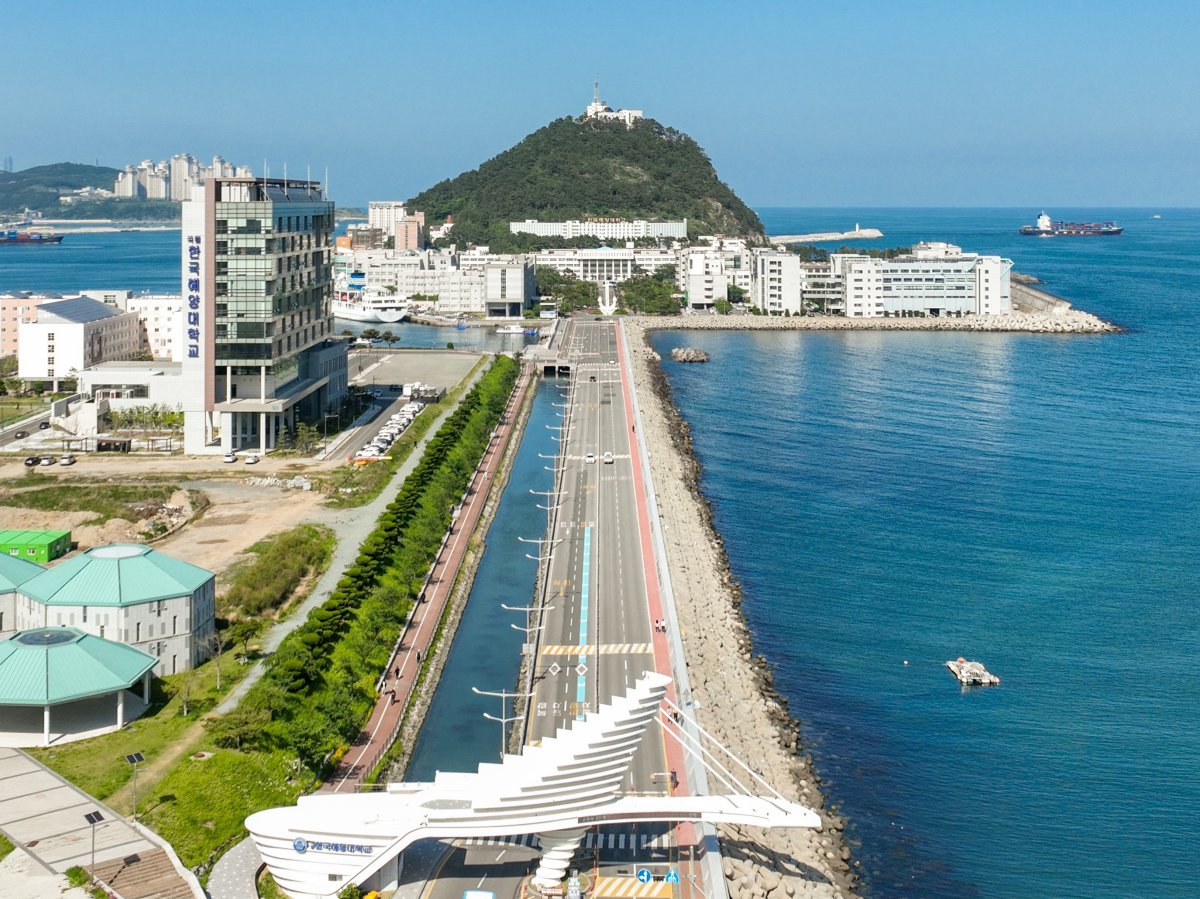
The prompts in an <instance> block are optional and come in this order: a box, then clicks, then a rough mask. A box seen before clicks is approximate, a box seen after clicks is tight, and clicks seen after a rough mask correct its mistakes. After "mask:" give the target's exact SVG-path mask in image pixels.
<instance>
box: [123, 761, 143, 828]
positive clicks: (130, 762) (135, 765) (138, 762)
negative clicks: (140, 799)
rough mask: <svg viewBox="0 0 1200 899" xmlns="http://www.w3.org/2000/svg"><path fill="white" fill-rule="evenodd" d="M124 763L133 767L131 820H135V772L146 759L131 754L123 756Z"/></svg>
mask: <svg viewBox="0 0 1200 899" xmlns="http://www.w3.org/2000/svg"><path fill="white" fill-rule="evenodd" d="M125 761H127V762H129V764H131V765H133V820H134V821H136V820H137V772H138V765H139V764H140V763H141V762H144V761H146V757H145V756H144V755H142V754H141V753H140V752H131V753H130V754H129V755H127V756H125Z"/></svg>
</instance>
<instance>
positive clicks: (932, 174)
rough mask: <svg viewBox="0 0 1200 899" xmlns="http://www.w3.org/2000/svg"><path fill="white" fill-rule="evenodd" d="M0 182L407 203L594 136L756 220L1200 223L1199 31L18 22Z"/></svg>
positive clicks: (625, 23) (57, 8)
mask: <svg viewBox="0 0 1200 899" xmlns="http://www.w3.org/2000/svg"><path fill="white" fill-rule="evenodd" d="M0 34H3V36H4V37H3V40H0V46H3V48H4V55H3V58H4V67H3V70H4V80H5V82H6V84H5V87H4V89H3V91H0V157H4V156H9V155H11V156H12V157H13V160H14V167H15V168H17V169H22V168H27V167H29V166H32V165H40V164H42V163H48V162H59V161H77V162H95V161H99V162H100V163H101V164H104V165H111V166H116V167H120V166H123V165H124V164H126V163H128V162H136V161H139V160H141V159H145V158H154V159H162V158H166V157H168V156H170V155H171V154H173V153H176V152H191V153H193V154H195V155H197V156H200V157H207V156H211V155H213V154H215V153H219V154H221V155H223V156H224V157H225V158H226V159H228V160H230V161H232V162H236V163H239V164H247V165H250V166H252V167H253V168H254V170H255V172H256V173H261V170H262V165H263V160H264V159H267V160H269V163H270V167H271V173H272V174H273V175H277V174H282V172H283V164H284V162H287V164H288V167H289V169H288V172H289V174H290V175H293V176H295V175H303V173H304V171H305V167H306V166H307V165H311V166H312V171H313V174H314V176H318V177H320V176H323V174H324V172H325V169H326V167H328V169H329V173H330V181H331V188H332V190H331V193H332V195H333V197H334V199H336V200H337V201H338V202H339V203H341V204H343V205H350V204H352V205H361V204H364V203H365V202H366V200H368V199H404V198H407V197H410V196H412V195H413V194H415V193H417V192H418V191H420V190H421V189H423V188H425V187H427V186H428V185H430V184H432V183H434V182H436V181H438V180H440V179H442V178H445V177H449V176H453V175H456V174H458V173H459V172H460V171H462V170H464V169H469V168H474V167H475V166H477V165H478V164H479V163H480V162H482V161H483V160H485V159H487V158H488V157H490V156H493V155H495V154H496V153H498V152H500V151H501V150H504V149H506V148H507V147H509V146H511V145H512V144H513V143H515V142H516V141H518V140H519V139H520V138H521V137H523V136H524V135H525V134H527V133H529V132H530V131H532V130H534V129H536V128H537V127H538V126H540V125H542V124H544V123H546V122H547V121H550V120H551V119H554V118H558V117H560V116H563V115H568V114H570V115H576V114H579V113H581V112H582V111H583V108H584V106H585V105H586V104H587V103H588V102H589V101H590V99H591V91H592V78H593V77H594V76H598V77H599V78H600V87H601V94H602V95H603V97H604V98H605V99H606V100H607V101H608V102H609V103H610V104H611V105H612V106H614V107H617V106H628V107H634V108H640V109H644V110H645V112H646V114H647V115H648V116H651V117H653V118H656V119H658V120H659V121H661V122H663V123H664V124H667V125H672V126H674V127H676V128H679V129H681V130H683V131H686V132H687V133H689V134H691V135H692V136H693V137H694V138H695V139H696V140H697V141H698V142H699V143H700V145H701V146H703V147H704V148H705V149H706V150H707V151H708V153H709V155H710V156H711V157H712V159H713V162H714V163H715V165H716V167H717V171H718V173H719V174H720V175H721V177H722V178H723V179H724V180H725V181H727V182H728V183H729V184H730V185H731V186H732V187H733V189H734V190H735V191H737V192H738V193H739V194H740V195H741V196H742V197H743V199H745V200H746V201H747V202H749V203H750V204H751V205H755V206H850V205H858V206H909V205H912V206H989V205H991V206H1027V207H1031V208H1032V207H1037V208H1041V207H1043V206H1046V207H1052V206H1100V207H1103V206H1200V177H1198V176H1200V114H1197V113H1198V111H1200V106H1198V103H1200V50H1198V47H1200V4H1197V3H1195V2H1165V0H1163V2H1154V0H1139V2H1137V3H1134V2H1129V0H1122V2H1110V0H1054V2H1047V0H1037V2H1025V0H1020V2H1014V0H1003V2H993V0H986V2H985V0H979V2H973V0H959V2H955V3H948V2H947V3H938V2H896V0H891V2H883V0H880V2H871V0H857V2H847V3H829V2H821V3H809V2H801V0H796V2H770V0H758V2H754V3H709V2H704V0H690V2H686V3H683V2H673V3H668V2H652V0H651V2H648V0H641V2H636V3H624V2H612V0H606V2H597V3H587V4H584V3H574V2H568V0H558V2H529V3H523V2H519V0H512V2H499V0H496V2H473V0H457V2H453V0H450V2H438V3H429V2H410V0H395V2H370V0H355V2H329V0H326V2H321V3H318V2H309V0H292V2H286V3H285V2H279V0H257V2H245V0H241V2H229V0H201V2H168V3H152V2H126V0H104V2H94V0H90V2H81V0H66V2H64V0H57V2H41V3H38V2H11V3H6V4H4V10H3V13H2V16H0Z"/></svg>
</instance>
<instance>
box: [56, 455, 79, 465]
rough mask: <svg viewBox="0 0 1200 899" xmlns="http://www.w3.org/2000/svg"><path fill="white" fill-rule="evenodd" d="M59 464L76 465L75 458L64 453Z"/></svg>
mask: <svg viewBox="0 0 1200 899" xmlns="http://www.w3.org/2000/svg"><path fill="white" fill-rule="evenodd" d="M58 464H59V465H74V464H75V457H74V456H72V455H71V454H70V453H63V454H62V455H61V456H59V457H58Z"/></svg>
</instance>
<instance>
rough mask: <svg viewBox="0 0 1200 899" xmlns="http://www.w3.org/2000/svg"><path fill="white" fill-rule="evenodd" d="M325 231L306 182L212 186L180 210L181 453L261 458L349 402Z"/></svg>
mask: <svg viewBox="0 0 1200 899" xmlns="http://www.w3.org/2000/svg"><path fill="white" fill-rule="evenodd" d="M333 228H334V204H333V202H332V201H330V200H327V199H326V198H325V193H324V191H323V190H322V188H321V185H320V184H319V183H317V182H315V181H290V180H279V179H267V178H209V179H208V180H207V181H206V182H205V184H204V191H203V195H202V196H201V198H200V199H194V200H190V201H188V202H185V203H184V204H183V233H182V237H181V247H180V251H181V263H182V264H181V270H182V293H183V297H184V304H185V312H184V314H185V316H186V321H185V327H186V331H185V335H184V359H183V366H182V378H183V380H184V383H185V384H186V389H185V393H186V397H187V399H186V402H185V404H184V409H183V411H184V416H185V422H184V450H185V452H188V453H204V452H218V451H220V452H229V451H230V450H236V449H239V448H242V447H257V448H258V449H259V450H260V451H262V452H266V451H267V450H270V449H273V448H274V447H275V445H276V441H277V440H278V438H279V435H280V433H281V432H282V431H283V430H284V429H285V428H294V427H295V426H296V423H297V422H298V421H299V420H300V419H302V418H315V417H317V416H319V415H320V414H322V413H323V412H325V411H327V410H328V409H330V408H332V407H334V406H335V405H336V404H337V403H338V401H339V400H340V399H341V397H342V395H343V394H344V393H345V392H346V384H347V381H346V342H345V341H343V340H335V339H333V335H334V333H335V332H334V325H333V314H332V310H331V307H330V302H331V299H332V294H333Z"/></svg>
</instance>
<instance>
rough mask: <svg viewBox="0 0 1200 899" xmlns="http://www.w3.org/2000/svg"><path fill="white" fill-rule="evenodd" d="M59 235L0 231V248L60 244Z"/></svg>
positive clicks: (38, 232)
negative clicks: (18, 245)
mask: <svg viewBox="0 0 1200 899" xmlns="http://www.w3.org/2000/svg"><path fill="white" fill-rule="evenodd" d="M62 239H63V236H62V235H61V234H45V233H43V232H41V231H14V230H7V231H6V230H3V229H0V246H14V245H17V244H20V245H21V246H24V247H28V246H31V245H33V246H35V245H37V244H51V243H62Z"/></svg>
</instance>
